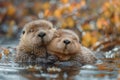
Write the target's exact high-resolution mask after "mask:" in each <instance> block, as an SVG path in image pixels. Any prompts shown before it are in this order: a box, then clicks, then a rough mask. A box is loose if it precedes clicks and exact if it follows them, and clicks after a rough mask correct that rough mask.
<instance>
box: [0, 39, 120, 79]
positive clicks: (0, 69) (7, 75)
mask: <svg viewBox="0 0 120 80" xmlns="http://www.w3.org/2000/svg"><path fill="white" fill-rule="evenodd" d="M0 43H1V45H0V54H2V59H1V60H0V80H120V79H119V73H120V70H119V67H118V66H119V65H116V64H115V63H111V64H107V65H106V64H104V63H99V64H98V65H85V66H83V67H63V68H60V67H55V66H52V67H51V66H47V65H44V66H43V65H39V66H37V65H35V66H32V65H25V66H24V65H22V64H20V65H18V64H17V63H15V62H14V55H15V51H14V49H15V48H16V45H17V44H18V40H17V41H12V42H7V40H6V41H5V40H1V42H0ZM13 43H14V44H13ZM2 47H4V48H7V49H9V51H10V53H9V55H4V53H3V50H2ZM118 62H119V61H118ZM106 66H107V67H106Z"/></svg>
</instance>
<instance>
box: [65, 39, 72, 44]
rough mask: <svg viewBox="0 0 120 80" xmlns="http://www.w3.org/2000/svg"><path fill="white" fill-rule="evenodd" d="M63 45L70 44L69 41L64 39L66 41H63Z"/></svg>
mask: <svg viewBox="0 0 120 80" xmlns="http://www.w3.org/2000/svg"><path fill="white" fill-rule="evenodd" d="M63 43H64V44H65V45H68V44H70V43H71V41H70V40H67V39H66V40H64V41H63Z"/></svg>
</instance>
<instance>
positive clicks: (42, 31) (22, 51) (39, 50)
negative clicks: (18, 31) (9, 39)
mask: <svg viewBox="0 0 120 80" xmlns="http://www.w3.org/2000/svg"><path fill="white" fill-rule="evenodd" d="M54 31H55V30H54V29H53V25H52V23H50V22H49V21H45V20H35V21H32V22H29V23H27V24H26V25H25V27H24V29H23V33H22V35H21V39H20V43H19V45H18V47H17V55H16V61H18V62H27V61H30V62H31V61H33V60H35V58H36V57H45V56H46V54H45V53H46V50H45V47H46V45H47V44H48V43H49V42H50V41H51V40H52V38H53V34H54ZM31 59H32V60H31Z"/></svg>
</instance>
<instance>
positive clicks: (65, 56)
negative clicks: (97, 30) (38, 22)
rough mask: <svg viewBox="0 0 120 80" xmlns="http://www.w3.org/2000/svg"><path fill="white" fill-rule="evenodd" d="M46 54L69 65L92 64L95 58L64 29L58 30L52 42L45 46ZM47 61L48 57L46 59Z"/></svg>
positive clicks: (72, 34)
mask: <svg viewBox="0 0 120 80" xmlns="http://www.w3.org/2000/svg"><path fill="white" fill-rule="evenodd" d="M47 50H48V53H49V54H51V55H52V56H53V55H54V56H55V57H57V58H58V61H57V62H59V63H60V64H61V62H62V64H63V63H65V65H66V64H67V63H66V62H68V64H69V63H70V64H71V65H72V64H73V65H80V66H81V64H82V65H83V64H93V63H95V61H96V59H97V58H96V57H95V56H94V54H93V53H92V51H90V50H89V49H87V48H85V47H83V46H82V45H81V44H80V43H79V37H78V35H77V34H76V33H75V32H73V31H71V30H66V29H59V30H57V31H56V32H55V34H54V37H53V39H52V41H51V42H50V43H49V45H48V46H47ZM48 59H49V57H48Z"/></svg>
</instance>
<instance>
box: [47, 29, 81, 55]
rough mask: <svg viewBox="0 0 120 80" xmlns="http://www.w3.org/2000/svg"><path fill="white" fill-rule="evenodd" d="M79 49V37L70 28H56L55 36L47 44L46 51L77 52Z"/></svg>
mask: <svg viewBox="0 0 120 80" xmlns="http://www.w3.org/2000/svg"><path fill="white" fill-rule="evenodd" d="M79 49H80V45H79V38H78V36H77V35H76V34H75V33H74V32H73V31H71V30H63V29H60V30H58V31H57V32H56V33H55V37H54V38H53V40H52V41H51V42H50V44H49V45H48V51H50V52H53V54H55V53H58V54H63V55H67V54H68V55H69V54H75V53H78V52H79Z"/></svg>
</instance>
